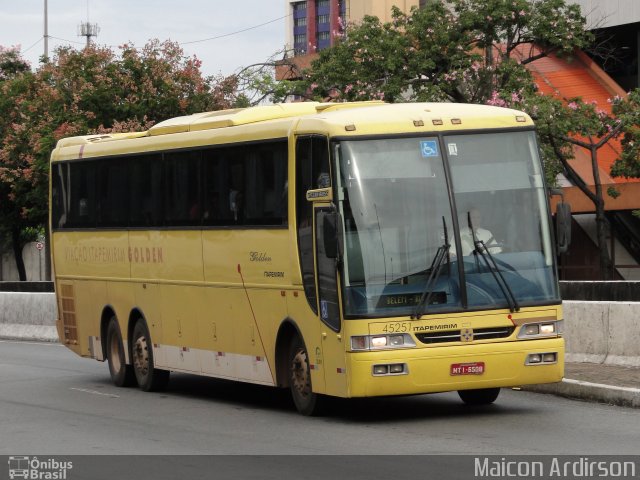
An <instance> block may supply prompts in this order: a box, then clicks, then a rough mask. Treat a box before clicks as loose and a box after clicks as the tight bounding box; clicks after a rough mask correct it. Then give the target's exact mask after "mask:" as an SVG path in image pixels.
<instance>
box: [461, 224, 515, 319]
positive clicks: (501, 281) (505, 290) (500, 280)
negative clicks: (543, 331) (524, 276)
mask: <svg viewBox="0 0 640 480" xmlns="http://www.w3.org/2000/svg"><path fill="white" fill-rule="evenodd" d="M467 218H468V220H469V229H470V230H471V238H472V239H473V246H474V247H475V248H474V250H473V254H474V255H478V254H480V256H481V257H482V259H483V260H484V263H485V264H486V265H487V268H488V269H489V271H490V272H491V275H493V278H494V279H495V281H496V283H497V284H498V286H499V287H500V290H501V291H502V295H504V298H505V299H506V300H507V303H508V304H509V310H510V311H511V312H512V313H513V312H519V311H520V305H518V301H517V300H516V296H515V295H514V294H513V291H512V290H511V287H509V284H508V283H507V281H506V280H505V278H504V275H502V272H501V271H500V269H499V268H498V264H497V263H496V260H495V258H493V255H492V254H491V251H489V248H488V247H487V245H486V244H485V243H484V241H483V240H478V237H476V230H475V228H473V223H472V222H471V212H467ZM487 258H488V259H487ZM489 260H491V262H489Z"/></svg>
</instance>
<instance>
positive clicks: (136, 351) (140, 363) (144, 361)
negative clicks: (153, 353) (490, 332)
mask: <svg viewBox="0 0 640 480" xmlns="http://www.w3.org/2000/svg"><path fill="white" fill-rule="evenodd" d="M133 364H134V366H135V368H136V370H137V371H138V372H140V373H141V374H142V375H146V374H147V373H148V372H149V346H148V345H147V339H146V338H144V337H139V338H138V339H137V340H136V343H135V345H134V347H133Z"/></svg>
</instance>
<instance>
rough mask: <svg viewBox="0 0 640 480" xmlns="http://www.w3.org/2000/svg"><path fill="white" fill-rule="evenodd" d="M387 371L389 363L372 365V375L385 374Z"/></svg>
mask: <svg viewBox="0 0 640 480" xmlns="http://www.w3.org/2000/svg"><path fill="white" fill-rule="evenodd" d="M387 373H389V365H374V366H373V374H374V375H386V374H387Z"/></svg>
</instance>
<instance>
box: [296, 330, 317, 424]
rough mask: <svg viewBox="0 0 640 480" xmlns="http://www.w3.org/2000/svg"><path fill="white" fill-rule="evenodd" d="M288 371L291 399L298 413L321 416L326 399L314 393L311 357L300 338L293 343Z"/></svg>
mask: <svg viewBox="0 0 640 480" xmlns="http://www.w3.org/2000/svg"><path fill="white" fill-rule="evenodd" d="M288 371H289V372H288V373H289V387H290V389H291V397H292V398H293V403H294V404H295V406H296V409H297V410H298V412H300V413H301V414H303V415H309V416H314V415H320V414H321V413H322V410H323V407H324V403H325V400H326V399H325V398H324V397H322V396H321V395H318V394H317V393H313V390H312V388H311V369H310V365H309V355H308V353H307V348H306V347H305V346H304V343H303V342H302V340H301V339H300V337H296V338H295V339H294V340H293V341H292V342H291V346H290V348H289V364H288Z"/></svg>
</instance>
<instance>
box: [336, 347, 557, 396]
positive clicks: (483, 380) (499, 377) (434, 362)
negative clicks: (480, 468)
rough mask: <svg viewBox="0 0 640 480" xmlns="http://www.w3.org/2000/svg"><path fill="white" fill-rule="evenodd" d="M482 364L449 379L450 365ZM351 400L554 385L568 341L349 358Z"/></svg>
mask: <svg viewBox="0 0 640 480" xmlns="http://www.w3.org/2000/svg"><path fill="white" fill-rule="evenodd" d="M548 352H556V353H557V362H556V363H552V364H537V365H525V363H526V358H527V356H528V355H529V354H532V353H548ZM473 362H484V364H485V369H484V373H482V374H480V375H451V365H452V364H457V363H473ZM398 363H404V364H406V366H407V373H406V374H402V375H390V376H374V375H373V373H372V372H373V366H374V365H377V364H398ZM347 371H348V372H349V396H350V397H373V396H385V395H413V394H420V393H435V392H447V391H452V390H468V389H477V388H494V387H513V386H519V385H530V384H539V383H554V382H559V381H560V380H562V377H563V375H564V339H563V338H550V339H540V340H529V341H515V342H503V343H484V344H475V345H456V346H450V347H438V348H429V349H426V348H416V349H406V350H387V351H378V352H353V353H352V352H350V353H347Z"/></svg>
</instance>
